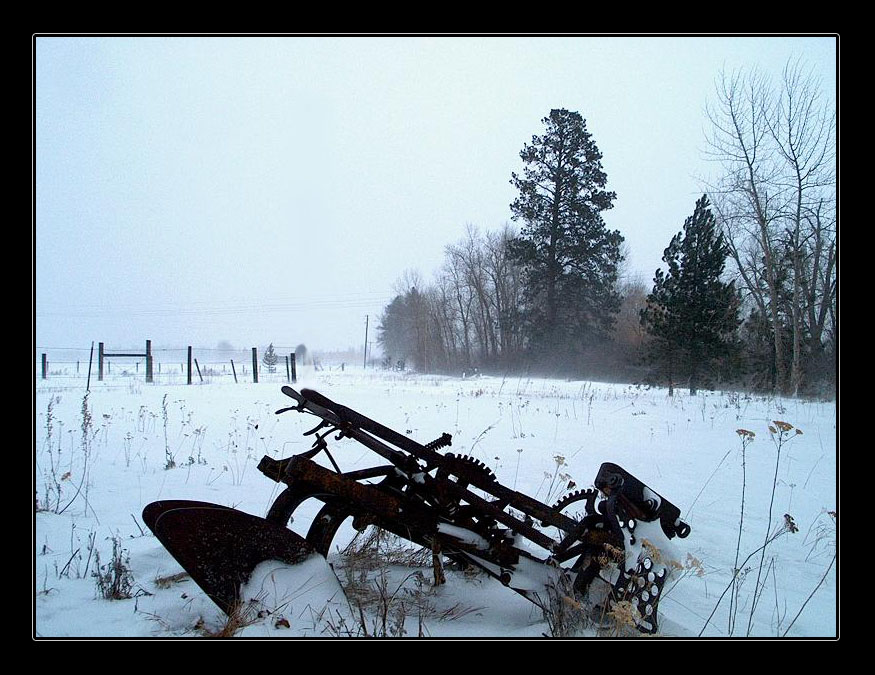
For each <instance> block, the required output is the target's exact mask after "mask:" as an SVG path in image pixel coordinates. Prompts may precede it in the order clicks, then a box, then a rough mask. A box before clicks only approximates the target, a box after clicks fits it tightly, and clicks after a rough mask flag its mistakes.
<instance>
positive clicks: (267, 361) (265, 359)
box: [261, 342, 278, 373]
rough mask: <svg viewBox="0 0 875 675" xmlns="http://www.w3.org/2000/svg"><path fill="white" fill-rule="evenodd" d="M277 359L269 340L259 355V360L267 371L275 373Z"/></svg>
mask: <svg viewBox="0 0 875 675" xmlns="http://www.w3.org/2000/svg"><path fill="white" fill-rule="evenodd" d="M277 360H278V357H277V355H276V352H275V351H274V349H273V343H272V342H271V343H270V344H269V345H268V346H267V349H266V350H265V352H264V356H262V357H261V362H262V363H263V364H264V366H265V367H266V368H267V372H269V373H275V372H276V363H277Z"/></svg>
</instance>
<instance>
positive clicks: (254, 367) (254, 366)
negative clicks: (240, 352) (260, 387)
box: [252, 347, 258, 384]
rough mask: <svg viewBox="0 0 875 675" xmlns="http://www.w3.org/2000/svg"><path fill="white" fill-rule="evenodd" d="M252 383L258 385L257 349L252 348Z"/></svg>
mask: <svg viewBox="0 0 875 675" xmlns="http://www.w3.org/2000/svg"><path fill="white" fill-rule="evenodd" d="M252 381H253V382H255V383H256V384H258V348H257V347H253V348H252Z"/></svg>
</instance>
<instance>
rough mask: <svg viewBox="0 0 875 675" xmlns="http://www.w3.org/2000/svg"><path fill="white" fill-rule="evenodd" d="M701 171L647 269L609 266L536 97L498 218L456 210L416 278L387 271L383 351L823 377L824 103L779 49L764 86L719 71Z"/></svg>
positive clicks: (533, 368)
mask: <svg viewBox="0 0 875 675" xmlns="http://www.w3.org/2000/svg"><path fill="white" fill-rule="evenodd" d="M708 110H709V120H710V133H709V135H708V140H707V144H708V147H707V149H708V152H709V154H710V157H711V158H712V159H713V160H715V172H714V175H713V176H710V177H708V178H707V180H705V181H704V182H705V187H704V189H703V192H704V193H705V194H703V195H702V197H701V198H700V199H699V200H697V202H696V204H695V206H694V207H693V209H692V212H691V215H690V216H689V217H688V218H687V219H686V221H685V222H684V223H683V225H682V228H681V229H680V231H679V232H678V233H677V234H676V235H675V236H674V237H673V238H672V239H671V240H670V241H669V242H668V245H667V247H666V249H665V252H664V255H663V263H664V267H665V269H663V268H660V269H658V270H656V271H655V273H654V277H653V280H652V283H646V282H644V281H643V280H641V279H640V278H634V277H633V278H629V277H628V276H627V275H625V274H624V273H623V272H624V259H625V250H626V244H625V242H624V238H623V236H622V235H621V234H620V232H619V231H617V230H610V229H609V228H608V227H607V226H606V224H605V222H604V220H603V217H602V213H603V212H604V211H607V210H608V209H610V208H611V207H612V206H613V203H614V201H615V200H616V194H615V193H614V192H612V191H610V190H608V189H607V176H606V174H605V172H604V169H603V167H602V163H601V159H602V155H601V153H600V151H599V149H598V147H597V145H596V143H595V141H594V139H593V138H592V135H591V134H590V133H589V131H588V129H587V126H586V121H585V120H584V119H583V117H582V116H581V115H580V114H579V113H577V112H573V111H568V110H565V109H554V110H552V111H551V112H550V114H549V115H548V116H547V117H545V118H544V119H543V120H542V123H543V132H542V133H541V134H539V135H535V136H533V137H532V140H531V142H530V143H526V144H525V145H524V146H523V149H522V151H521V152H520V158H521V159H522V162H523V169H522V171H521V172H520V173H519V174H517V173H513V174H512V175H511V183H512V184H513V185H514V187H515V188H516V190H517V197H516V198H515V199H514V201H513V202H512V203H511V205H510V209H511V213H512V220H513V224H512V225H511V224H506V225H504V226H503V227H501V228H499V229H496V230H494V231H485V232H484V231H480V230H478V229H477V228H475V227H472V226H469V227H468V228H467V231H466V234H465V236H464V237H463V238H462V239H461V240H460V241H458V242H456V243H454V244H450V245H448V246H447V247H446V248H445V251H444V262H443V265H442V266H441V268H440V269H439V270H438V271H437V273H436V274H435V276H434V279H433V280H431V281H430V282H428V283H426V282H425V281H424V280H423V279H422V278H421V277H420V276H419V275H418V273H415V272H409V271H408V272H405V273H404V274H403V275H402V277H401V279H400V280H399V282H398V284H397V287H396V289H395V290H396V293H395V296H394V298H393V300H392V301H391V302H390V304H389V305H388V306H387V307H386V308H385V311H384V313H383V315H382V317H381V320H380V324H379V327H378V340H379V343H380V345H381V347H382V350H383V353H384V354H386V355H387V364H388V363H391V364H395V363H398V362H399V361H400V362H404V363H409V364H411V365H413V366H414V367H416V368H417V369H419V370H422V371H428V372H455V373H458V372H473V371H474V370H475V369H476V370H481V371H495V372H533V373H543V374H551V375H563V376H579V377H603V378H613V379H617V380H623V381H636V382H651V383H658V384H668V385H669V386H670V387H673V386H674V385H683V386H688V387H689V389H690V391H691V393H695V391H696V390H697V389H698V388H699V387H701V386H711V385H719V386H746V387H749V388H753V389H759V390H768V391H773V392H778V393H794V394H797V393H804V392H817V393H831V392H832V391H834V387H835V379H836V371H837V354H838V305H837V285H838V264H837V261H838V249H837V233H838V228H837V208H836V198H835V188H836V182H835V171H836V169H835V166H836V165H835V114H834V112H833V111H832V109H831V107H830V105H829V102H828V101H824V100H823V99H822V95H821V93H820V91H819V89H818V88H817V86H816V82H815V81H814V80H813V78H812V77H810V76H808V75H806V73H805V71H804V70H803V68H802V67H801V66H800V65H799V64H798V63H790V64H788V66H787V67H786V69H785V70H784V73H783V77H782V79H781V81H780V83H778V84H777V85H774V86H773V85H772V84H771V83H770V82H769V81H768V80H767V78H765V76H763V75H762V74H760V73H757V72H754V71H751V72H746V71H740V72H736V73H733V74H723V75H722V76H721V77H720V78H719V79H718V86H717V91H716V96H715V98H714V99H713V101H712V102H711V105H710V107H709V109H708Z"/></svg>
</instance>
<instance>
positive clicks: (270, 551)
mask: <svg viewBox="0 0 875 675" xmlns="http://www.w3.org/2000/svg"><path fill="white" fill-rule="evenodd" d="M143 522H144V523H146V525H147V526H148V527H149V529H150V530H152V532H153V533H154V534H155V537H157V539H158V540H159V541H160V542H161V543H162V544H163V545H164V547H165V548H166V549H167V550H168V551H169V552H170V554H171V555H172V556H173V557H174V558H175V559H176V560H177V562H179V564H180V565H182V567H183V569H185V571H186V572H188V574H189V575H190V576H191V578H192V580H193V581H194V582H195V583H196V584H197V585H198V586H200V587H201V588H202V589H203V591H204V592H205V593H206V594H207V595H208V596H209V597H210V599H211V600H212V601H213V602H215V603H216V605H218V606H219V608H220V609H221V610H222V611H223V612H225V613H226V614H229V615H230V614H231V613H232V612H233V610H234V607H235V606H236V605H237V604H238V602H239V601H240V589H241V587H242V586H243V585H244V584H245V583H246V582H247V581H248V580H249V577H250V575H251V574H252V571H253V570H254V569H255V568H256V567H257V566H258V565H259V564H260V563H262V562H264V561H266V560H277V561H281V562H283V563H286V564H289V565H296V564H299V563H301V562H303V561H304V560H306V559H307V558H308V557H309V556H311V555H312V554H313V553H314V552H315V551H314V549H313V547H312V546H311V545H310V544H309V543H307V541H306V540H305V539H304V538H303V537H300V536H299V535H297V534H295V533H294V532H292V531H291V530H289V529H287V528H285V527H280V526H278V525H275V524H273V523H270V522H268V521H266V520H264V519H263V518H259V517H257V516H253V515H250V514H248V513H244V512H243V511H237V510H235V509H232V508H229V507H227V506H221V505H219V504H210V503H208V502H194V501H183V500H165V501H159V502H153V503H151V504H149V505H148V506H146V508H145V509H143Z"/></svg>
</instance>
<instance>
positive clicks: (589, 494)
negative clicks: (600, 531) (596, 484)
mask: <svg viewBox="0 0 875 675" xmlns="http://www.w3.org/2000/svg"><path fill="white" fill-rule="evenodd" d="M597 496H598V490H596V489H594V488H589V489H584V490H576V491H574V492H571V493H569V494H567V495H565V496H564V497H562V498H561V499H560V500H559V501H558V502H556V503H555V504H554V505H553V509H554V510H555V511H562V510H563V509H564V508H565V507H567V506H568V505H569V504H574V503H575V502H579V501H582V500H584V499H585V500H586V507H585V508H586V514H587V515H589V516H592V515H594V514H595V512H596V511H595V500H596V497H597Z"/></svg>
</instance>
